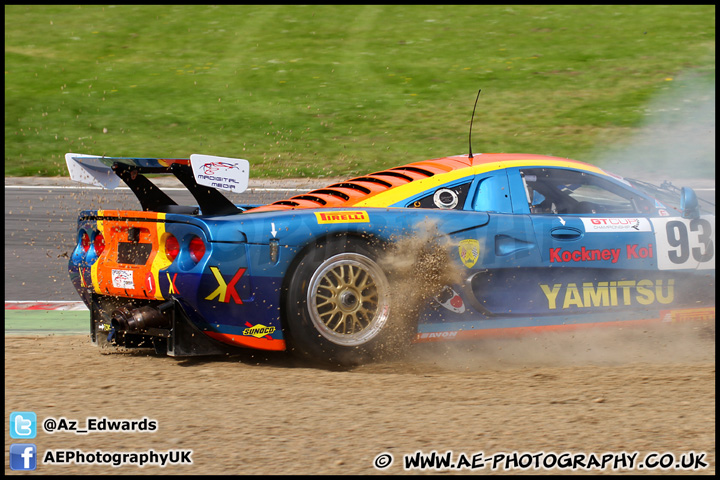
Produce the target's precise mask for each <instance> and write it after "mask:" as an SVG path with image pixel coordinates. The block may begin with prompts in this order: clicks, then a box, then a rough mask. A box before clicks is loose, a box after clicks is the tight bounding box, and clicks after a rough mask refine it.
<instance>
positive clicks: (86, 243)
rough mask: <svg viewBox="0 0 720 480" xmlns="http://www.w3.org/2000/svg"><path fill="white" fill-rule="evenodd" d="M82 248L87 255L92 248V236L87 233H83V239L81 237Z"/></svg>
mask: <svg viewBox="0 0 720 480" xmlns="http://www.w3.org/2000/svg"><path fill="white" fill-rule="evenodd" d="M80 246H81V247H82V251H83V253H87V251H88V249H89V248H90V235H88V233H87V232H83V234H82V237H80Z"/></svg>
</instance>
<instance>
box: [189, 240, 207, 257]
mask: <svg viewBox="0 0 720 480" xmlns="http://www.w3.org/2000/svg"><path fill="white" fill-rule="evenodd" d="M203 255H205V243H204V242H203V241H202V239H201V238H200V237H193V239H192V240H190V258H192V259H193V262H195V263H198V262H199V261H200V259H201V258H202V257H203Z"/></svg>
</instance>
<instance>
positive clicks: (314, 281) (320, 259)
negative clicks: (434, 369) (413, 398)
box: [285, 237, 413, 366]
mask: <svg viewBox="0 0 720 480" xmlns="http://www.w3.org/2000/svg"><path fill="white" fill-rule="evenodd" d="M379 253H380V252H379V249H378V248H375V247H372V246H371V245H369V244H368V243H366V242H363V241H361V240H358V239H354V238H347V237H340V238H335V239H331V240H329V241H328V242H326V243H323V244H318V245H316V247H315V248H314V249H312V250H310V251H308V252H307V253H306V254H305V256H304V257H303V258H302V260H301V261H300V263H299V264H298V265H297V267H296V268H295V269H294V271H293V273H292V277H291V279H290V281H289V283H288V287H287V295H286V302H285V318H286V324H287V329H288V334H289V335H288V336H289V338H288V342H289V344H290V346H291V349H292V350H293V351H294V352H295V353H299V354H300V355H302V356H304V357H306V358H309V359H312V360H316V361H321V362H323V363H330V364H336V365H341V366H352V365H358V364H362V363H367V362H370V361H373V360H378V359H384V358H387V357H389V356H390V355H391V354H393V353H395V352H401V351H403V350H405V348H406V346H407V345H408V344H409V340H410V336H411V335H412V333H413V325H409V323H410V322H407V321H406V319H405V318H403V317H404V316H403V315H401V313H400V312H399V311H398V309H397V308H396V307H395V305H396V304H397V302H396V301H395V298H394V297H395V295H394V294H393V292H392V291H391V276H390V274H389V272H387V271H385V270H384V269H383V268H382V267H381V266H380V264H379V263H378V257H379Z"/></svg>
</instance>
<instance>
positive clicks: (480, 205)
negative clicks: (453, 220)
mask: <svg viewBox="0 0 720 480" xmlns="http://www.w3.org/2000/svg"><path fill="white" fill-rule="evenodd" d="M472 209H473V210H475V211H477V212H497V213H512V203H511V202H510V189H509V188H508V180H507V174H506V173H505V171H501V172H499V173H498V172H496V173H493V174H491V175H489V176H487V177H485V178H481V179H480V180H479V182H478V187H477V190H476V191H475V199H474V201H473V204H472Z"/></svg>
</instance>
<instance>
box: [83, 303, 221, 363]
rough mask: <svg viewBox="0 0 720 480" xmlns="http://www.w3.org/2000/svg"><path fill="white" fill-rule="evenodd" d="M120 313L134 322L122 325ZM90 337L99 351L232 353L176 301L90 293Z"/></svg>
mask: <svg viewBox="0 0 720 480" xmlns="http://www.w3.org/2000/svg"><path fill="white" fill-rule="evenodd" d="M123 311H124V312H125V314H126V315H127V313H128V312H129V314H130V316H132V317H134V319H135V320H137V321H132V320H131V321H130V322H123V321H122V319H121V318H120V317H122V312H123ZM143 319H147V322H143ZM128 323H129V325H128ZM90 336H91V339H92V342H93V344H95V345H97V346H99V347H101V348H107V347H125V348H153V349H155V351H156V352H157V353H161V354H167V355H170V356H174V357H185V356H196V355H217V354H224V353H232V351H233V350H234V348H233V347H232V346H230V345H227V344H225V343H222V342H219V341H217V340H214V339H213V338H211V337H210V336H208V335H206V334H205V333H204V332H202V331H201V330H200V329H198V328H197V327H196V326H195V324H194V323H193V322H192V321H191V320H190V318H189V316H188V314H187V312H186V310H185V309H184V308H183V306H182V304H181V303H180V302H178V301H177V300H176V299H170V300H168V301H165V302H159V301H138V300H133V299H129V298H122V297H108V296H102V295H96V294H93V295H92V296H91V300H90Z"/></svg>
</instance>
